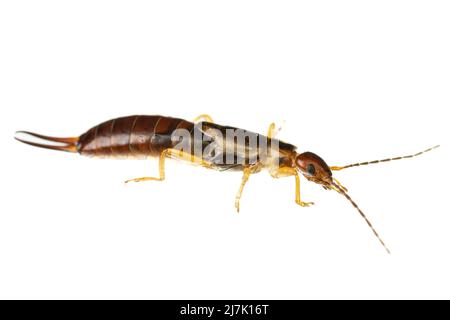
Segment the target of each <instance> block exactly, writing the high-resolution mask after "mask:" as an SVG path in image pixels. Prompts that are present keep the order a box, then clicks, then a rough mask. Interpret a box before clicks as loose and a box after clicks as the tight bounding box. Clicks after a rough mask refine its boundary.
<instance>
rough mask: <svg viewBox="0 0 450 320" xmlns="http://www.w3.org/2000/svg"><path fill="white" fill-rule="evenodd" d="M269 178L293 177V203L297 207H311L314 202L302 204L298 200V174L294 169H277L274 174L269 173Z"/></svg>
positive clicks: (299, 199)
mask: <svg viewBox="0 0 450 320" xmlns="http://www.w3.org/2000/svg"><path fill="white" fill-rule="evenodd" d="M271 176H272V177H274V178H281V177H290V176H294V177H295V203H297V204H298V205H299V206H302V207H309V206H310V205H313V204H314V202H303V201H302V200H301V198H300V177H299V175H298V172H297V170H296V169H295V168H279V169H277V170H276V171H274V172H271Z"/></svg>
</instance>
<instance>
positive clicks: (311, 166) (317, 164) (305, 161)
mask: <svg viewBox="0 0 450 320" xmlns="http://www.w3.org/2000/svg"><path fill="white" fill-rule="evenodd" d="M295 165H296V166H297V168H298V169H299V170H300V172H301V173H302V174H303V175H304V176H305V178H306V179H308V180H309V181H313V182H315V183H318V184H321V185H322V186H324V187H325V188H326V189H330V186H331V184H332V183H333V177H332V175H333V174H332V173H331V170H330V167H328V165H327V164H326V163H325V161H323V159H322V158H321V157H319V156H318V155H317V154H315V153H312V152H304V153H301V154H298V155H297V156H296V157H295Z"/></svg>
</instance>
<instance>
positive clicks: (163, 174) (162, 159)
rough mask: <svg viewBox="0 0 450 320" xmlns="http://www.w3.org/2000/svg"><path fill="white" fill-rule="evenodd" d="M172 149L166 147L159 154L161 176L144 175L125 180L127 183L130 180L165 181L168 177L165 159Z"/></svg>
mask: <svg viewBox="0 0 450 320" xmlns="http://www.w3.org/2000/svg"><path fill="white" fill-rule="evenodd" d="M169 151H170V149H166V150H164V151H163V152H161V154H160V155H159V177H158V178H156V177H142V178H135V179H130V180H127V181H125V183H128V182H141V181H163V180H164V179H165V178H166V171H165V164H166V163H165V161H166V157H167V155H168V154H169Z"/></svg>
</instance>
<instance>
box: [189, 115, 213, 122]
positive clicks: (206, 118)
mask: <svg viewBox="0 0 450 320" xmlns="http://www.w3.org/2000/svg"><path fill="white" fill-rule="evenodd" d="M201 121H207V122H211V123H214V120H213V119H212V118H211V116H210V115H208V114H201V115H199V116H198V117H197V118H195V119H194V121H193V122H195V123H197V122H201Z"/></svg>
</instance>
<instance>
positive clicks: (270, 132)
mask: <svg viewBox="0 0 450 320" xmlns="http://www.w3.org/2000/svg"><path fill="white" fill-rule="evenodd" d="M274 136H275V123H273V122H272V123H271V124H270V126H269V130H268V131H267V137H268V138H269V139H272V138H273V137H274Z"/></svg>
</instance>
